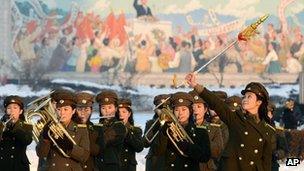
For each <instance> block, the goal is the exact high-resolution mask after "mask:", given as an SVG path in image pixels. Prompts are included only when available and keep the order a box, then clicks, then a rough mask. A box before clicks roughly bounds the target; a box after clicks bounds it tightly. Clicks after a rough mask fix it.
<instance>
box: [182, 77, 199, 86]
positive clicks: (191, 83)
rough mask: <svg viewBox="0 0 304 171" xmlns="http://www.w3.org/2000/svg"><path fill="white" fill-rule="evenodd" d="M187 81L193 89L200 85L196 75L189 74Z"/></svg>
mask: <svg viewBox="0 0 304 171" xmlns="http://www.w3.org/2000/svg"><path fill="white" fill-rule="evenodd" d="M185 80H186V81H187V83H188V85H189V86H190V87H192V88H194V87H195V86H196V85H198V84H197V82H196V75H195V74H194V73H189V74H187V76H186V78H185Z"/></svg>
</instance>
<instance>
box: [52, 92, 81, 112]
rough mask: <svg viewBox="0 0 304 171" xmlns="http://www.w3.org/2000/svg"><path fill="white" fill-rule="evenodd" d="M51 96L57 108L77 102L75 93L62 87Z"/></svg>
mask: <svg viewBox="0 0 304 171" xmlns="http://www.w3.org/2000/svg"><path fill="white" fill-rule="evenodd" d="M51 97H52V98H53V100H54V101H55V104H56V108H58V107H63V106H74V105H75V104H76V102H75V94H74V93H73V92H71V91H69V90H63V89H60V90H59V91H55V92H54V93H52V95H51Z"/></svg>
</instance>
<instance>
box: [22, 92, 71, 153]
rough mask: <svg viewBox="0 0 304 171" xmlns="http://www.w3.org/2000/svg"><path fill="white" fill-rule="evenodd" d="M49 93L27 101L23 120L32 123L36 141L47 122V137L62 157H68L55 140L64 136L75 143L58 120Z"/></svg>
mask: <svg viewBox="0 0 304 171" xmlns="http://www.w3.org/2000/svg"><path fill="white" fill-rule="evenodd" d="M51 93H52V92H51ZM51 93H50V94H51ZM50 94H48V95H46V96H43V97H41V98H38V99H36V100H34V101H32V102H31V103H29V107H28V110H27V111H26V112H25V114H24V116H25V121H26V122H27V123H29V124H31V125H33V132H32V133H33V139H34V140H35V141H36V143H37V142H39V137H40V134H41V132H42V130H43V128H44V127H45V126H46V124H47V123H49V125H48V126H49V130H48V133H47V134H48V137H49V138H50V140H51V141H52V142H53V144H54V145H55V146H56V147H57V149H58V150H59V151H60V152H61V154H62V155H63V156H64V157H67V158H69V157H70V156H69V155H68V154H67V153H66V152H64V150H63V149H62V148H61V147H59V145H58V143H57V142H56V140H58V138H63V137H64V136H66V137H67V138H68V139H69V140H70V141H71V142H72V143H73V144H74V145H76V142H75V141H74V139H73V138H72V137H71V135H70V134H69V133H68V132H67V131H66V129H65V128H64V126H63V125H62V124H61V123H60V121H59V120H58V118H57V116H58V115H57V112H56V111H55V106H54V104H53V102H52V99H51V97H50Z"/></svg>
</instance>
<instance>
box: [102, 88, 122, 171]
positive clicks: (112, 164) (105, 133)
mask: <svg viewBox="0 0 304 171" xmlns="http://www.w3.org/2000/svg"><path fill="white" fill-rule="evenodd" d="M117 100H118V97H117V94H116V93H115V92H113V91H103V92H101V93H99V94H98V95H97V96H96V101H97V102H98V103H99V105H100V106H101V105H107V104H114V105H115V106H116V107H117ZM117 118H118V117H117V114H116V117H115V118H111V119H101V120H100V121H99V125H100V127H101V131H100V132H99V134H101V135H102V137H103V139H100V142H99V144H104V149H101V153H100V154H99V155H98V156H97V158H96V164H97V167H98V169H99V170H102V171H119V170H120V169H121V163H120V154H121V151H122V148H123V142H124V139H125V136H126V131H127V130H126V127H125V126H124V124H123V122H121V121H119V120H118V119H117Z"/></svg>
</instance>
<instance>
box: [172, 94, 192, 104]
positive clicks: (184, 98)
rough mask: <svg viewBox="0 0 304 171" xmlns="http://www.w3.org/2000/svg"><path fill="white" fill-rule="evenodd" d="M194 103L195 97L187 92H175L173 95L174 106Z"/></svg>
mask: <svg viewBox="0 0 304 171" xmlns="http://www.w3.org/2000/svg"><path fill="white" fill-rule="evenodd" d="M192 104H193V97H192V96H191V95H190V94H188V93H186V92H177V93H174V94H173V95H172V97H171V105H172V107H178V106H188V107H189V106H191V105H192Z"/></svg>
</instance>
